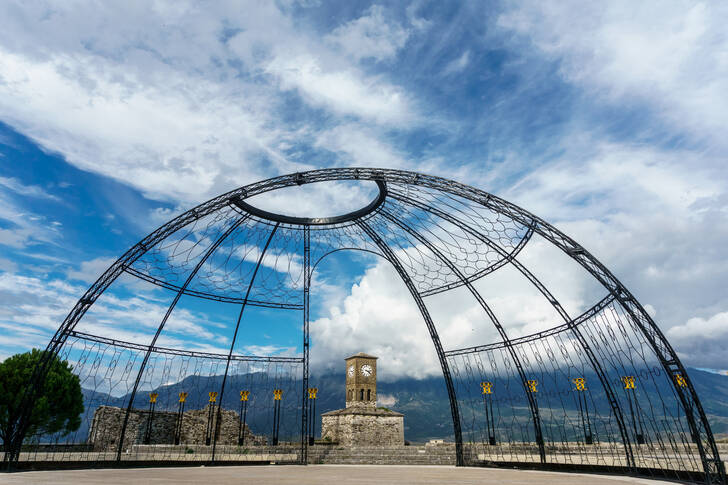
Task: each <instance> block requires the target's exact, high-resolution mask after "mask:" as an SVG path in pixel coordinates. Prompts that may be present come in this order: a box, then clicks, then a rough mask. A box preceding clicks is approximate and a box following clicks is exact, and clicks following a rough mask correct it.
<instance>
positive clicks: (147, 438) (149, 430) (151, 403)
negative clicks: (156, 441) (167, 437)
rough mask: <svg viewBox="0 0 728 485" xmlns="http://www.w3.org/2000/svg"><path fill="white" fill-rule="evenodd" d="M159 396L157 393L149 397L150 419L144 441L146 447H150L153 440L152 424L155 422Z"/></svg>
mask: <svg viewBox="0 0 728 485" xmlns="http://www.w3.org/2000/svg"><path fill="white" fill-rule="evenodd" d="M158 395H159V394H157V393H156V392H153V393H151V394H150V395H149V418H148V419H147V430H146V432H145V433H144V440H143V441H142V442H143V443H144V444H145V445H148V444H149V443H150V442H151V440H152V422H153V421H154V408H155V407H156V406H157V396H158Z"/></svg>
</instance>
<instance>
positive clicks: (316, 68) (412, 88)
mask: <svg viewBox="0 0 728 485" xmlns="http://www.w3.org/2000/svg"><path fill="white" fill-rule="evenodd" d="M0 17H1V18H3V19H4V20H3V24H4V26H3V29H1V30H0V303H2V305H0V330H1V331H2V334H3V338H1V339H0V358H2V357H5V356H7V355H10V354H12V353H14V352H17V351H21V350H26V349H28V348H30V347H33V346H44V345H45V343H46V342H47V340H48V337H49V336H50V334H51V333H52V332H53V330H54V329H55V328H56V327H57V325H58V324H59V323H60V322H61V321H62V319H63V317H64V316H65V314H66V313H67V312H68V310H70V308H71V307H72V306H73V304H74V302H75V300H76V299H77V298H78V297H79V296H80V295H81V294H82V293H83V291H84V290H85V288H86V287H87V286H88V285H89V284H90V283H91V282H92V281H93V280H94V279H95V278H96V277H97V276H98V275H99V274H100V273H101V272H102V271H103V270H104V269H105V268H106V267H107V266H108V265H109V264H110V263H111V262H112V261H113V260H114V259H115V258H116V257H118V256H119V255H120V254H122V253H123V252H124V251H125V250H126V249H127V248H128V247H129V246H131V245H133V244H134V243H135V242H136V241H138V240H139V239H141V238H142V237H143V236H144V235H146V234H147V233H149V232H150V231H152V230H153V229H154V228H155V227H157V226H158V225H160V224H162V223H164V222H165V221H166V220H168V219H170V218H171V217H173V216H174V215H176V214H178V213H180V211H182V210H185V209H188V208H190V207H193V206H194V205H196V204H198V203H200V202H203V201H205V200H207V199H208V198H211V197H213V196H215V195H217V194H219V193H222V192H224V191H227V190H231V189H233V188H235V187H238V186H241V185H245V184H248V183H252V182H255V181H257V180H260V179H264V178H268V177H272V176H275V175H280V174H284V173H289V172H293V171H298V170H306V169H313V168H321V167H331V166H352V165H356V166H380V167H388V168H403V169H409V170H419V171H423V172H426V173H431V174H435V175H442V176H446V177H449V178H452V179H455V180H458V181H462V182H464V183H468V184H470V185H474V186H476V187H479V188H482V189H484V190H486V191H489V192H492V193H495V194H498V195H500V196H502V197H504V198H506V199H508V200H511V201H513V202H515V203H517V204H519V205H521V206H523V207H525V208H526V209H528V210H530V211H532V212H534V213H536V214H537V215H540V216H541V217H544V218H545V219H547V220H549V221H551V222H553V223H555V224H556V225H557V226H558V227H559V228H561V229H562V230H564V231H565V232H566V233H567V234H569V235H571V236H572V237H574V238H575V239H576V240H577V241H579V242H581V243H582V244H583V245H584V246H586V247H587V248H588V249H589V250H590V251H592V252H593V253H594V254H595V255H596V256H597V257H598V258H599V259H601V260H602V261H603V262H604V263H605V264H606V265H607V266H608V267H609V268H610V269H612V270H613V272H614V273H615V274H616V275H617V276H618V277H619V278H620V279H621V280H622V281H623V282H624V283H625V284H626V285H627V286H628V287H629V288H630V289H631V290H633V292H634V293H635V294H636V295H637V297H638V298H639V299H640V300H641V301H642V302H643V303H644V304H646V305H648V308H649V310H650V311H651V312H653V313H654V315H655V318H656V320H657V321H658V323H659V324H660V325H661V327H662V328H663V329H664V330H665V332H666V333H667V335H668V337H669V338H670V340H671V341H672V342H673V343H674V345H675V347H676V348H677V349H678V351H679V352H680V354H681V355H682V356H683V358H684V359H685V361H686V362H687V363H688V364H690V365H695V366H701V367H707V368H713V369H727V368H728V356H727V355H726V353H725V349H724V342H726V340H727V339H728V296H726V293H725V288H726V286H727V285H726V284H727V283H728V277H727V276H726V275H728V256H726V251H725V248H726V242H728V224H726V222H728V221H727V220H726V219H727V218H728V184H727V182H728V180H727V179H728V171H727V170H726V169H725V165H726V155H728V137H727V136H726V126H728V95H726V93H728V34H726V33H725V29H724V26H725V24H726V21H728V8H727V7H726V6H725V5H722V4H719V3H697V2H640V3H639V4H638V5H635V4H634V2H609V3H608V4H605V5H585V4H583V3H581V2H519V3H518V4H517V5H512V4H510V3H500V2H492V3H487V4H486V3H482V2H463V3H456V2H450V3H442V2H426V1H414V2H392V3H370V2H345V3H342V2H317V1H301V2H295V1H281V2H249V3H246V2H242V3H238V2H234V3H232V2H231V3H226V2H211V3H199V2H155V3H154V4H153V6H150V5H149V4H148V2H139V3H131V4H128V5H127V4H125V5H123V6H122V5H121V4H119V5H118V6H117V5H115V4H105V5H101V6H99V5H98V4H90V3H86V2H83V1H82V2H74V3H72V4H71V3H66V2H63V3H58V4H55V5H53V6H49V5H48V4H47V3H42V2H3V3H2V5H0ZM371 194H372V190H371V187H369V186H366V185H362V186H353V187H352V186H346V185H338V186H331V187H327V188H322V189H321V190H319V191H318V192H316V193H314V194H313V196H312V197H311V198H309V199H307V201H308V202H306V203H303V202H301V199H300V197H298V196H297V195H296V194H295V193H291V194H288V195H283V196H281V197H279V198H271V199H269V200H268V201H267V202H265V201H264V202H262V203H263V204H268V208H271V209H279V210H284V209H290V208H291V207H295V210H298V211H300V212H302V213H303V212H316V211H325V210H328V209H329V208H331V207H335V208H336V209H337V210H340V211H341V212H344V211H346V210H348V209H353V208H356V207H357V206H359V205H362V204H364V203H366V201H367V200H368V198H369V197H370V196H371ZM537 256H538V254H537V253H534V255H533V256H532V258H533V259H534V260H535V261H538V260H543V259H544V258H538V257H537ZM534 264H537V263H534ZM339 268H344V269H345V270H346V273H347V274H348V276H347V277H346V278H342V277H340V276H337V274H340V273H339V272H337V271H336V270H337V269H339ZM388 271H389V270H388V269H387V268H385V267H383V266H382V265H381V264H380V263H378V262H377V261H375V260H367V259H364V260H361V259H348V260H343V259H342V260H341V261H338V262H337V261H332V262H331V265H330V266H329V267H328V269H323V268H322V272H321V276H320V277H321V288H322V292H321V297H320V298H319V299H318V300H317V302H316V307H315V314H314V317H315V319H316V321H315V322H314V326H313V329H312V331H313V335H314V338H315V341H314V345H318V349H319V351H318V353H317V355H318V356H319V357H316V359H318V360H316V364H317V365H319V366H324V365H326V361H327V360H330V359H331V358H332V357H331V356H332V355H333V356H335V357H336V358H338V357H339V354H342V353H345V352H350V351H359V350H365V351H368V352H373V353H378V354H379V355H382V356H383V358H384V360H383V362H386V363H387V366H388V368H389V369H390V371H391V373H392V375H402V374H407V375H415V376H422V375H428V374H431V373H436V372H437V365H436V362H435V359H434V357H433V355H432V349H431V344H430V343H429V342H428V339H427V335H426V333H423V329H422V328H421V327H422V325H421V323H420V321H419V319H418V317H417V314H416V312H415V311H414V310H413V308H412V305H411V302H409V303H408V302H403V303H397V298H395V296H397V295H399V293H398V292H399V291H401V288H400V287H397V286H396V285H395V286H392V285H393V284H390V283H389V282H390V280H391V279H392V278H391V276H392V275H391V273H388ZM559 271H561V270H559ZM544 272H545V273H549V274H554V275H556V274H557V273H558V271H557V270H555V269H553V268H551V270H550V269H549V268H548V267H547V266H545V267H544ZM558 274H559V275H560V276H559V277H554V281H555V283H554V284H556V285H561V286H562V287H563V289H564V290H563V291H564V292H567V291H572V292H573V293H575V294H576V295H577V296H575V297H574V301H575V302H581V303H582V304H586V303H588V301H587V300H588V298H586V296H585V294H584V293H583V290H582V289H581V287H579V286H578V285H575V284H574V283H573V281H571V280H570V278H569V273H568V272H565V273H563V274H560V273H558ZM570 281H571V283H570ZM140 290H141V287H139V286H135V284H134V283H129V284H126V285H122V287H120V289H119V292H120V293H119V296H120V297H122V298H121V300H120V301H116V302H109V303H108V305H109V306H107V307H104V308H105V309H107V310H109V311H113V315H114V318H115V319H116V322H117V323H116V324H117V325H118V328H115V329H113V330H112V327H111V326H110V325H111V324H108V325H106V326H104V323H103V322H101V323H99V325H100V328H102V329H103V330H104V331H107V332H111V333H114V334H116V335H118V336H120V337H128V338H134V337H135V336H137V337H138V336H139V335H141V334H139V333H138V332H137V330H138V327H139V325H141V324H139V323H138V322H137V320H138V319H141V318H143V317H142V316H143V315H154V314H155V312H157V311H159V308H161V305H162V304H161V301H157V300H155V298H157V296H155V295H156V293H154V292H149V293H148V294H147V296H148V297H149V298H148V299H141V300H135V299H134V297H135V296H136V295H140V294H145V293H144V292H143V291H140ZM514 295H516V296H517V295H518V293H517V292H516V293H514ZM160 298H161V297H160ZM494 298H495V297H494ZM503 298H505V296H503ZM513 298H515V296H514V297H513ZM122 300H123V301H122ZM582 300H583V301H582ZM363 302H366V305H365V306H366V307H367V310H366V311H362V310H361V308H362V304H363ZM397 305H402V306H401V307H399V306H397ZM575 305H576V306H579V305H578V304H577V303H575ZM382 306H386V307H387V309H388V311H387V312H380V311H376V309H377V308H380V307H382ZM511 306H512V305H511ZM504 308H506V309H507V308H509V304H504ZM185 310H186V311H187V312H188V313H186V314H185V313H183V312H182V313H181V314H180V317H179V320H178V321H177V325H178V327H177V329H178V331H179V332H178V334H177V336H176V337H175V338H174V339H171V340H170V341H169V342H168V343H169V344H170V345H185V346H188V345H197V346H199V347H200V348H205V349H219V348H224V343H225V338H226V336H225V327H224V325H223V326H222V327H221V326H220V325H221V324H220V322H224V321H229V318H230V316H229V314H230V313H234V311H232V310H231V309H230V308H225V309H220V308H217V309H212V308H210V309H207V308H203V307H202V306H196V305H195V304H190V306H189V308H186V309H185ZM505 311H506V312H507V311H508V310H505ZM455 313H457V314H456V315H454V314H453V311H452V309H450V310H448V309H447V308H445V309H443V310H441V315H442V320H443V321H444V320H447V322H448V323H443V326H444V329H445V333H446V334H447V333H448V332H449V333H452V334H453V335H454V334H456V333H457V332H456V331H455V330H456V329H457V328H458V327H457V325H458V322H461V323H462V322H463V321H467V320H468V319H469V318H471V317H470V316H469V314H468V312H467V309H466V310H463V311H462V312H455ZM511 313H512V315H511V316H512V317H513V320H514V324H513V325H514V328H521V329H523V328H527V327H528V325H527V322H525V320H527V319H528V318H530V317H529V316H527V315H519V314H518V312H517V311H515V310H513V311H512V312H511ZM203 314H204V315H206V316H203ZM392 315H395V316H392ZM265 317H270V315H265V314H263V313H261V314H260V315H258V316H256V317H255V318H256V319H260V321H264V320H265ZM251 318H253V317H251ZM272 318H273V319H278V320H280V321H281V322H288V323H285V324H283V323H282V324H281V325H279V326H275V327H271V331H270V332H268V331H264V330H260V331H259V332H258V334H256V335H250V336H249V337H250V338H249V340H248V341H247V345H248V350H250V351H253V350H255V351H260V352H279V353H280V352H282V353H285V352H292V353H295V352H296V351H297V345H298V343H297V342H298V341H297V337H296V333H295V325H296V318H298V317H296V316H290V315H287V316H280V315H276V316H274V317H272ZM538 318H540V317H538ZM120 321H121V322H125V323H123V324H121V323H118V322H120ZM393 322H395V323H396V324H395V323H393ZM413 325H414V326H417V327H416V328H415V327H413ZM261 328H262V327H261ZM135 332H137V333H135ZM383 333H386V334H387V335H388V338H389V341H388V342H387V343H386V344H385V343H382V341H381V338H379V339H378V338H377V335H382V334H383ZM459 342H460V341H459V340H458V339H457V338H456V337H453V345H456V344H457V343H459ZM460 343H462V342H460ZM402 349H409V350H408V351H406V352H404V351H402ZM395 354H396V355H398V356H399V357H398V358H395V357H394V356H395ZM423 356H426V357H423ZM334 360H336V359H334Z"/></svg>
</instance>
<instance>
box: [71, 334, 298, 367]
mask: <svg viewBox="0 0 728 485" xmlns="http://www.w3.org/2000/svg"><path fill="white" fill-rule="evenodd" d="M69 336H70V337H75V338H78V339H80V340H88V341H89V342H97V343H102V344H107V345H111V346H113V347H121V348H124V349H132V350H147V349H148V348H149V346H148V345H144V344H136V343H134V342H125V341H123V340H116V339H113V338H107V337H100V336H98V335H91V334H89V333H84V332H77V331H75V330H71V331H70V332H69ZM152 352H155V353H158V354H166V355H179V356H184V357H194V358H198V359H224V358H227V354H214V353H212V352H198V351H195V350H180V349H170V348H168V347H157V346H154V347H152ZM232 359H233V360H239V361H242V362H285V363H298V362H302V361H303V359H300V358H298V357H274V356H273V357H272V356H265V355H241V354H237V355H233V357H232Z"/></svg>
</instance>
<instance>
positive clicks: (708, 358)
mask: <svg viewBox="0 0 728 485" xmlns="http://www.w3.org/2000/svg"><path fill="white" fill-rule="evenodd" d="M667 336H668V337H669V338H670V340H671V342H673V344H674V345H675V346H676V347H677V348H678V350H679V352H680V354H681V357H682V358H683V359H685V360H686V361H688V362H690V363H691V364H692V365H695V366H702V367H708V368H713V369H726V368H727V367H728V357H727V356H726V349H725V342H726V339H728V312H721V313H716V314H715V315H712V316H710V317H708V318H700V317H694V318H691V319H689V320H688V321H687V322H685V323H684V324H682V325H676V326H674V327H672V328H670V329H669V330H668V331H667Z"/></svg>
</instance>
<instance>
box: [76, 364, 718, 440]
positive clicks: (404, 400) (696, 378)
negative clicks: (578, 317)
mask: <svg viewBox="0 0 728 485" xmlns="http://www.w3.org/2000/svg"><path fill="white" fill-rule="evenodd" d="M690 376H691V378H692V381H693V384H694V386H695V388H696V390H697V392H698V395H699V396H700V398H701V402H702V404H703V408H704V410H705V412H706V414H707V415H708V419H709V420H710V422H711V427H712V429H713V432H714V433H716V435H718V437H727V436H728V376H723V375H718V374H713V373H709V372H705V371H700V370H697V369H690ZM251 379H257V381H258V382H261V381H262V380H266V379H267V380H270V381H271V385H270V386H269V387H271V389H272V388H273V384H272V382H274V379H273V378H272V377H270V376H266V375H265V374H256V375H252V376H251V375H245V376H230V377H228V381H227V384H226V389H227V391H226V394H225V396H224V398H223V402H224V406H225V407H226V408H230V409H236V410H237V409H238V406H239V403H240V401H239V396H238V390H239V389H244V388H246V383H249V382H250V380H251ZM221 383H222V376H212V377H206V376H190V377H187V378H186V379H184V380H183V381H181V382H178V383H175V384H172V385H168V386H163V387H160V388H158V389H156V390H155V392H158V393H159V398H158V408H157V409H159V410H163V409H165V408H166V409H167V410H176V409H177V404H176V403H177V394H178V393H179V392H181V391H186V392H188V393H189V397H188V399H187V403H186V409H199V408H202V407H203V406H205V405H206V404H207V400H208V396H207V391H209V390H213V389H215V390H216V389H219V388H220V385H221ZM277 385H278V386H280V387H283V388H284V389H285V390H286V394H285V395H284V398H285V397H286V396H290V395H292V394H291V393H293V392H294V390H295V395H297V396H299V397H300V388H301V381H300V380H295V379H289V380H287V381H285V382H283V383H278V384H277ZM311 385H312V386H316V387H318V389H319V393H318V400H317V403H316V406H317V407H316V414H317V417H316V430H317V433H319V432H320V426H321V419H320V415H321V413H324V412H327V411H332V410H334V409H340V408H342V407H344V378H343V376H342V375H339V374H336V375H325V376H314V377H313V378H312V379H311ZM377 390H378V395H379V399H380V403H379V405H380V406H381V405H384V406H386V407H388V408H390V409H393V410H395V411H399V412H401V413H404V415H405V439H407V440H409V441H411V442H423V441H427V440H428V439H432V438H445V439H452V438H453V435H452V433H453V430H452V419H451V416H450V405H449V402H448V399H447V392H446V389H445V382H444V380H443V379H442V378H441V377H434V378H428V379H421V380H418V379H412V378H402V379H398V380H396V381H392V382H378V383H377ZM83 393H84V402H85V405H86V407H87V408H88V411H89V412H88V413H87V414H86V416H87V417H88V419H86V420H85V421H84V423H83V425H82V428H81V429H79V430H78V432H76V433H74V435H73V437H72V438H71V439H72V440H73V441H76V442H82V441H84V440H85V438H86V436H87V434H88V428H89V426H90V420H91V418H92V417H93V411H94V410H95V409H96V408H97V407H98V406H101V405H109V406H121V405H123V404H124V402H126V399H127V396H122V397H112V396H109V395H107V394H103V393H97V392H93V391H92V390H89V389H83ZM148 395H149V392H148V391H146V392H143V393H139V394H137V396H136V399H135V406H134V407H136V408H140V409H146V408H147V407H148V406H149V404H148V403H149V400H148V399H149V398H148ZM271 397H272V396H267V395H266V396H258V399H259V400H257V401H256V400H255V399H252V400H251V402H250V409H249V412H248V423H249V424H250V426H251V429H252V430H253V432H255V433H260V434H266V433H268V432H269V430H270V429H271V426H272V425H271V423H272V406H270V402H269V401H270V398H271ZM595 397H598V396H595ZM597 400H598V401H599V400H600V399H597ZM293 401H294V400H292V399H288V400H286V399H284V410H283V414H282V420H281V436H282V437H283V436H285V435H289V436H291V437H292V436H296V435H297V434H298V433H299V431H300V418H299V417H298V411H297V409H296V408H297V407H298V406H300V403H299V402H293ZM604 405H605V406H606V404H604ZM605 411H606V409H605Z"/></svg>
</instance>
